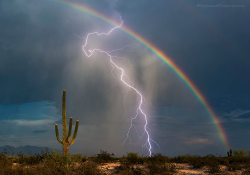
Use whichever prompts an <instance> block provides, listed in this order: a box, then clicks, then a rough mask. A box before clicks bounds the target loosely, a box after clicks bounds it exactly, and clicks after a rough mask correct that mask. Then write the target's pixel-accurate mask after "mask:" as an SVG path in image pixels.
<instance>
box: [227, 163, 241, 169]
mask: <svg viewBox="0 0 250 175" xmlns="http://www.w3.org/2000/svg"><path fill="white" fill-rule="evenodd" d="M241 169H242V165H241V163H240V162H233V163H231V164H230V165H229V166H228V171H236V170H241Z"/></svg>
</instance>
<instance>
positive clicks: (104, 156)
mask: <svg viewBox="0 0 250 175" xmlns="http://www.w3.org/2000/svg"><path fill="white" fill-rule="evenodd" d="M113 157H114V154H113V153H111V154H110V153H108V152H107V151H103V150H100V154H97V156H96V158H94V159H92V160H93V161H94V162H96V163H107V162H113V161H114V158H113Z"/></svg>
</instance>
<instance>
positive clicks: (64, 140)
mask: <svg viewBox="0 0 250 175" xmlns="http://www.w3.org/2000/svg"><path fill="white" fill-rule="evenodd" d="M62 118H63V155H65V154H67V155H68V152H69V145H68V144H67V119H66V91H65V90H64V91H63V96H62Z"/></svg>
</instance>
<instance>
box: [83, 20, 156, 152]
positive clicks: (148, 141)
mask: <svg viewBox="0 0 250 175" xmlns="http://www.w3.org/2000/svg"><path fill="white" fill-rule="evenodd" d="M120 19H121V24H120V25H118V26H115V27H114V28H112V29H111V30H110V31H109V32H107V33H98V32H92V33H89V34H88V35H87V36H86V38H85V43H84V45H83V46H82V50H83V52H84V53H85V55H86V56H87V57H91V56H92V55H93V54H94V52H96V51H97V52H101V53H104V54H106V55H107V56H108V57H109V61H110V64H111V66H112V70H111V73H112V75H113V69H114V68H116V69H118V70H120V72H121V75H120V80H121V82H122V83H123V84H124V85H125V86H127V87H128V88H129V90H133V91H134V92H136V94H137V95H138V97H139V105H138V107H137V110H136V115H135V116H134V117H131V118H130V127H129V129H128V132H127V137H126V139H125V140H124V142H123V144H124V143H125V142H126V141H127V140H128V139H129V140H130V142H131V138H130V132H131V128H135V130H136V127H135V126H134V124H133V120H135V119H136V118H137V117H138V115H139V114H141V115H142V116H143V117H144V119H145V125H144V132H143V134H142V136H141V137H140V139H141V138H142V137H143V136H144V134H146V137H147V139H146V142H145V144H144V145H143V146H142V147H147V148H148V152H149V156H150V157H151V155H152V144H151V142H154V143H155V144H156V145H157V146H159V145H158V144H157V143H156V142H155V141H154V140H152V139H151V138H150V135H149V131H148V127H147V125H148V116H147V115H146V113H145V112H144V111H143V109H142V105H143V101H144V100H145V99H144V97H143V95H142V94H141V92H140V91H139V90H137V89H136V88H135V87H134V83H133V82H132V81H131V80H130V79H129V77H128V76H127V75H126V73H125V71H124V69H123V68H121V67H119V66H118V65H117V64H116V63H115V62H114V61H113V59H112V58H115V57H116V58H121V57H117V56H112V55H110V53H112V52H114V51H119V50H123V49H124V48H126V47H129V46H130V45H126V46H125V47H123V48H120V49H116V50H111V51H104V50H100V49H98V48H94V49H91V50H86V46H87V45H88V39H89V37H90V36H91V35H98V36H101V35H110V34H111V33H112V32H113V31H114V30H115V29H118V28H120V27H121V26H122V24H123V21H122V18H121V17H120ZM129 63H130V62H129ZM113 77H114V78H115V76H114V75H113ZM125 78H126V79H127V81H126V80H125ZM115 80H116V78H115ZM113 86H114V85H113ZM129 90H128V91H129ZM128 91H127V92H128ZM136 132H137V130H136ZM137 134H138V132H137ZM138 136H139V134H138Z"/></svg>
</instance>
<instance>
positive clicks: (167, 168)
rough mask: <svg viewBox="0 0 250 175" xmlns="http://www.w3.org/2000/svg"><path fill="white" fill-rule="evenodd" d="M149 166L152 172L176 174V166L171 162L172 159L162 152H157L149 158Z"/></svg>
mask: <svg viewBox="0 0 250 175" xmlns="http://www.w3.org/2000/svg"><path fill="white" fill-rule="evenodd" d="M147 167H148V169H149V170H150V174H174V173H175V172H176V166H175V165H174V164H172V163H170V159H169V158H168V157H166V156H163V155H161V154H155V155H153V156H152V157H148V158H147Z"/></svg>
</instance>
